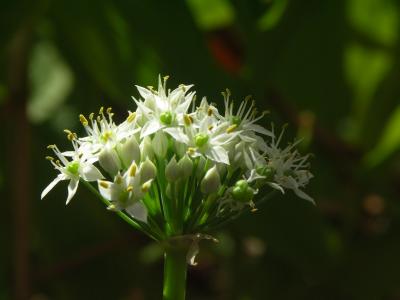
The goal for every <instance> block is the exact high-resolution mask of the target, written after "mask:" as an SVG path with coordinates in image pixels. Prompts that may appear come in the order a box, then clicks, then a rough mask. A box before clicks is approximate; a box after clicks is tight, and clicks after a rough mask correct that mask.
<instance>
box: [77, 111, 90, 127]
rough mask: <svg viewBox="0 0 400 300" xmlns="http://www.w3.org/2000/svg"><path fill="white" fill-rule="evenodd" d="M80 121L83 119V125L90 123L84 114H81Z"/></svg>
mask: <svg viewBox="0 0 400 300" xmlns="http://www.w3.org/2000/svg"><path fill="white" fill-rule="evenodd" d="M79 121H81V123H82V125H83V126H87V125H88V124H89V122H88V120H87V119H86V118H85V116H84V115H82V114H80V115H79Z"/></svg>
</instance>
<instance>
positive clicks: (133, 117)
mask: <svg viewBox="0 0 400 300" xmlns="http://www.w3.org/2000/svg"><path fill="white" fill-rule="evenodd" d="M135 119H136V111H134V112H129V116H128V117H127V118H126V120H127V121H128V123H132V122H133V121H134V120H135Z"/></svg>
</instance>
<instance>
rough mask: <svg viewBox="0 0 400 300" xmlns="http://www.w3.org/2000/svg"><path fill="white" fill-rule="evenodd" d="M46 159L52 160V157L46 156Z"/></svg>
mask: <svg viewBox="0 0 400 300" xmlns="http://www.w3.org/2000/svg"><path fill="white" fill-rule="evenodd" d="M46 159H47V160H50V161H53V160H54V157H52V156H46Z"/></svg>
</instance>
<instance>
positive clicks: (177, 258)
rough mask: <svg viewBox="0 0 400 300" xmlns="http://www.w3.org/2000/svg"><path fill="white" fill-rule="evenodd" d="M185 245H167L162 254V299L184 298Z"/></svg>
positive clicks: (176, 299) (179, 299)
mask: <svg viewBox="0 0 400 300" xmlns="http://www.w3.org/2000/svg"><path fill="white" fill-rule="evenodd" d="M186 254H187V249H186V247H171V246H168V247H167V248H166V250H165V254H164V289H163V299H164V300H184V299H185V293H186V272H187V262H186Z"/></svg>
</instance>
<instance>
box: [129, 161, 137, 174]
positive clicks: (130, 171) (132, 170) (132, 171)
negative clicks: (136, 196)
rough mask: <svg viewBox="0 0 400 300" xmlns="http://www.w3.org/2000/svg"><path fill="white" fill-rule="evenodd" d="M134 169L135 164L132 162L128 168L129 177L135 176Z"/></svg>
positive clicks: (135, 167) (135, 168)
mask: <svg viewBox="0 0 400 300" xmlns="http://www.w3.org/2000/svg"><path fill="white" fill-rule="evenodd" d="M136 170H137V166H136V164H132V166H131V168H130V170H129V176H131V177H135V175H136Z"/></svg>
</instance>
